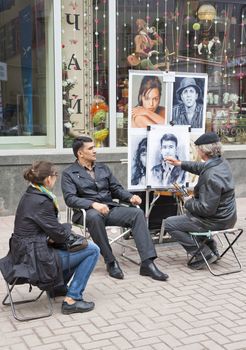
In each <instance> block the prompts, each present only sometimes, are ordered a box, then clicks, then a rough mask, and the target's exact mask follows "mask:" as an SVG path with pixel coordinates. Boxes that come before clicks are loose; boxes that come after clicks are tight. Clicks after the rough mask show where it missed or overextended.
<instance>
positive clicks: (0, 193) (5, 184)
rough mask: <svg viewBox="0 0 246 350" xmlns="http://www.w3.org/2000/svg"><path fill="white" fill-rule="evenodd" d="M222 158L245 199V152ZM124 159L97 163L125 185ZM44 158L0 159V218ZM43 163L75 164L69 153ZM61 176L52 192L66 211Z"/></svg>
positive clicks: (102, 158) (102, 157)
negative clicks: (26, 175)
mask: <svg viewBox="0 0 246 350" xmlns="http://www.w3.org/2000/svg"><path fill="white" fill-rule="evenodd" d="M224 156H225V157H226V158H227V159H228V161H229V162H230V164H231V167H232V172H233V175H234V178H235V182H236V196H237V197H246V188H245V174H246V158H245V151H243V150H240V151H235V150H234V151H233V150H229V151H225V153H224ZM126 158H127V153H104V154H100V153H99V154H98V155H97V160H98V161H99V162H105V163H107V164H108V166H109V167H110V168H111V169H112V171H113V173H114V174H115V176H116V177H117V178H118V180H119V181H120V182H121V183H122V184H123V186H125V187H126V186H127V164H126V162H122V160H124V159H126ZM41 159H44V156H42V155H40V156H37V155H35V156H30V155H28V156H1V157H0V179H1V183H0V216H5V215H12V214H14V212H15V209H16V207H17V205H18V202H19V200H20V197H21V194H22V193H23V192H24V191H25V188H26V186H27V183H26V181H25V180H24V179H23V175H22V174H23V170H24V169H25V168H26V167H28V166H29V165H30V164H31V163H32V162H33V161H35V160H41ZM45 159H46V160H49V161H52V162H54V163H55V164H56V165H57V167H58V170H59V173H61V172H62V170H63V169H64V168H65V167H67V166H68V165H69V164H70V163H72V162H73V161H74V157H73V156H72V155H68V154H59V155H46V156H45ZM60 180H61V177H60V176H59V178H58V181H57V183H56V186H55V189H54V193H56V195H57V196H58V201H59V203H60V208H61V210H64V209H65V204H64V201H63V198H62V192H61V187H60Z"/></svg>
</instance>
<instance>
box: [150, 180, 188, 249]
mask: <svg viewBox="0 0 246 350" xmlns="http://www.w3.org/2000/svg"><path fill="white" fill-rule="evenodd" d="M185 190H186V191H187V194H188V195H189V194H192V190H191V189H189V188H187V187H186V188H185ZM151 191H153V192H154V196H153V199H152V201H151V203H150V192H151ZM145 193H146V201H145V218H146V222H147V226H148V227H149V217H150V213H151V211H152V209H153V207H154V206H155V203H156V202H157V200H158V199H159V198H160V197H161V196H173V197H174V198H175V200H176V203H177V215H182V214H183V213H184V202H183V192H182V191H180V190H178V189H177V188H175V187H174V188H169V189H162V190H160V189H152V188H150V187H149V188H147V189H146V191H145ZM164 233H165V225H164V219H163V220H162V224H161V228H160V234H159V240H158V243H163V237H164Z"/></svg>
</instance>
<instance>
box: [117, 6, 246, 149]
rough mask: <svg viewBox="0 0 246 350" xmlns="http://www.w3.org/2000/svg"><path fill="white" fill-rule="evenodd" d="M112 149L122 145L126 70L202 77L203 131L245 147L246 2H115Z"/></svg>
mask: <svg viewBox="0 0 246 350" xmlns="http://www.w3.org/2000/svg"><path fill="white" fill-rule="evenodd" d="M116 15H117V27H116V41H117V50H116V60H117V63H116V67H117V73H116V74H117V86H116V89H117V145H118V146H125V145H127V120H128V70H129V69H134V70H136V69H137V70H164V71H165V70H170V71H174V72H189V73H192V72H194V73H207V74H208V91H207V92H208V94H207V118H206V130H207V131H209V130H214V131H216V132H218V134H219V135H220V136H221V140H222V142H223V143H225V144H227V143H228V144H234V143H236V144H245V143H246V95H245V85H246V83H245V81H246V58H245V57H246V6H245V1H240V0H238V1H233V2H229V1H211V2H207V1H196V0H193V1H181V0H180V1H172V0H169V1H147V0H146V1H138V0H132V1H119V0H117V14H116Z"/></svg>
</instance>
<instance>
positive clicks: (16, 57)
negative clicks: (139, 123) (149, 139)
mask: <svg viewBox="0 0 246 350" xmlns="http://www.w3.org/2000/svg"><path fill="white" fill-rule="evenodd" d="M57 3H58V6H60V13H54V11H53V6H54V5H55V4H56V6H57ZM57 3H55V2H53V1H52V0H48V1H44V0H35V1H34V0H25V1H14V0H8V1H4V2H3V5H1V7H0V32H1V35H0V149H5V150H11V149H24V148H25V149H33V148H36V149H38V148H41V149H52V148H54V149H59V152H60V151H62V149H65V148H69V147H71V144H72V141H73V139H74V137H75V136H78V135H82V134H90V135H91V136H92V137H94V138H95V141H96V145H97V146H98V147H102V148H104V147H110V148H114V149H115V148H117V147H126V146H127V145H128V140H127V130H128V100H129V91H128V83H129V81H128V80H129V70H130V69H131V70H138V71H139V70H155V71H173V72H182V73H188V74H192V73H197V74H199V73H202V74H204V73H206V74H208V91H207V96H206V104H207V106H206V130H214V131H216V132H218V134H219V135H220V136H221V139H222V141H223V143H225V144H232V145H234V144H245V143H246V131H245V130H246V92H245V91H246V5H245V1H244V0H241V1H240V0H235V1H222V0H217V1H209V2H208V1H197V0H192V1H191V0H190V1H186V0H185V1H183V0H163V1H158V0H77V1H69V0H64V1H58V2H57ZM54 18H55V20H54ZM56 19H57V21H56ZM58 21H59V23H58ZM60 22H61V23H60ZM57 27H59V30H60V31H61V37H59V36H57V37H56V36H55V35H54V32H55V29H56V28H57ZM57 48H58V50H61V54H60V58H59V57H58V59H57V57H56V59H55V58H54V57H55V56H54V51H55V50H57ZM58 56H59V55H58ZM56 66H57V67H58V69H59V70H57V68H56ZM58 71H60V77H61V79H60V80H59V79H58V81H60V85H62V87H58V86H56V88H54V86H55V81H56V79H57V77H55V72H58ZM57 91H58V92H59V94H58V95H61V93H60V92H61V91H62V96H60V97H61V98H60V99H59V98H57V94H55V93H57ZM61 104H62V106H61ZM62 110H63V116H61V114H62ZM59 123H60V124H59ZM57 145H59V146H57Z"/></svg>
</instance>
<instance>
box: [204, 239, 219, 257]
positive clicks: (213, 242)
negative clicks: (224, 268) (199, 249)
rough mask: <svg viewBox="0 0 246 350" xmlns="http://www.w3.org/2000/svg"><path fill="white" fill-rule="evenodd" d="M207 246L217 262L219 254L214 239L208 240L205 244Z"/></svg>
mask: <svg viewBox="0 0 246 350" xmlns="http://www.w3.org/2000/svg"><path fill="white" fill-rule="evenodd" d="M207 246H208V247H209V248H210V249H211V250H212V252H213V253H214V255H216V256H217V260H219V259H220V253H219V251H218V247H217V243H216V242H215V240H214V239H211V240H209V241H208V242H207Z"/></svg>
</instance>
